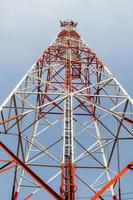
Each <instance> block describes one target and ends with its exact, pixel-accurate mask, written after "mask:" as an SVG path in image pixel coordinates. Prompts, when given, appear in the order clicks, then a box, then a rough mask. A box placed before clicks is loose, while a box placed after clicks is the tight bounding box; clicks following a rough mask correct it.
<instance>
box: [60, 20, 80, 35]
mask: <svg viewBox="0 0 133 200" xmlns="http://www.w3.org/2000/svg"><path fill="white" fill-rule="evenodd" d="M77 25H78V22H74V21H73V20H70V21H60V26H61V32H60V33H59V35H58V37H59V38H64V37H69V38H80V35H79V34H78V33H77V31H76V26H77Z"/></svg>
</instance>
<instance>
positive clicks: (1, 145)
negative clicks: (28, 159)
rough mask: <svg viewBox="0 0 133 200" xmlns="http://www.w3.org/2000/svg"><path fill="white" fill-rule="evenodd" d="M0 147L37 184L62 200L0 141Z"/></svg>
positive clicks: (59, 199) (60, 199)
mask: <svg viewBox="0 0 133 200" xmlns="http://www.w3.org/2000/svg"><path fill="white" fill-rule="evenodd" d="M0 147H1V148H2V149H3V150H4V151H5V152H6V153H7V154H8V155H9V156H11V157H12V158H13V159H14V161H15V162H16V163H17V164H18V165H20V166H21V167H22V168H23V169H24V170H25V171H26V172H27V173H28V174H29V175H30V176H31V177H32V178H33V179H34V180H35V181H36V182H38V184H39V185H40V186H41V187H42V188H44V189H45V190H47V192H49V193H50V194H51V195H52V196H53V197H54V198H55V199H56V200H62V198H61V197H60V196H59V195H58V194H57V193H56V192H55V191H54V190H53V189H52V188H51V187H49V185H47V184H46V183H45V182H44V181H43V180H42V179H41V178H40V177H38V176H37V175H36V174H35V173H34V172H33V171H32V170H31V169H30V168H29V167H28V166H26V165H25V164H24V163H23V162H22V161H21V160H20V159H19V158H18V157H17V156H16V155H15V154H14V153H13V152H12V151H10V150H9V149H8V147H6V146H5V145H4V144H3V143H2V142H1V141H0Z"/></svg>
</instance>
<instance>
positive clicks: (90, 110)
mask: <svg viewBox="0 0 133 200" xmlns="http://www.w3.org/2000/svg"><path fill="white" fill-rule="evenodd" d="M60 24H61V31H60V33H59V34H58V36H57V37H56V39H55V40H54V41H53V42H52V43H51V44H50V46H49V47H48V48H47V49H46V50H44V52H43V53H42V55H41V57H40V58H39V59H38V60H37V62H36V63H34V64H33V66H32V67H31V68H30V69H29V71H28V72H27V73H26V75H25V76H24V77H23V78H22V79H21V81H20V82H19V83H18V85H17V86H16V87H15V89H14V90H13V91H12V92H11V94H10V95H9V96H8V97H7V99H6V100H5V101H4V103H3V104H2V105H1V107H0V111H1V112H0V117H1V120H0V138H1V142H0V148H1V150H0V151H1V159H0V173H1V174H0V181H1V180H2V179H3V177H4V180H5V182H6V181H7V183H6V184H7V185H8V184H9V185H10V190H9V191H7V192H6V194H4V193H3V192H2V191H1V194H2V195H3V199H4V198H6V199H7V198H8V199H10V200H30V199H33V200H35V199H36V200H37V199H40V200H41V199H42V198H43V197H44V199H49V200H50V199H60V200H61V199H62V200H78V199H81V198H82V197H84V199H90V198H91V197H92V196H93V195H96V194H97V192H98V191H100V189H101V188H103V187H104V186H105V185H106V184H107V183H108V182H109V181H111V179H112V178H113V177H114V176H115V175H116V174H118V173H119V172H120V171H121V169H122V167H124V166H125V165H126V164H127V163H128V162H129V161H131V160H132V155H131V151H132V145H133V126H132V124H133V110H132V109H133V106H132V105H133V104H132V103H133V101H132V99H131V98H130V96H129V95H128V94H127V92H126V91H125V90H124V89H123V87H122V86H121V85H120V83H119V82H118V81H117V79H116V78H115V77H114V75H113V74H112V73H111V72H110V71H109V70H108V68H107V67H106V66H105V65H103V63H102V62H101V61H100V60H99V58H98V57H97V56H96V54H95V52H94V51H92V49H91V48H90V47H88V45H87V44H86V43H85V42H84V41H83V39H82V38H81V37H80V35H79V33H78V32H77V31H76V26H77V23H75V22H73V21H64V22H61V23H60ZM125 145H126V148H125ZM127 155H128V156H127ZM126 170H127V169H126ZM9 174H10V175H9ZM125 177H126V178H125V179H122V178H121V179H119V180H117V181H115V183H112V184H110V185H109V187H108V189H107V190H106V191H105V193H104V194H102V193H100V196H97V198H98V199H106V200H108V199H112V200H116V199H117V200H118V199H119V200H121V199H122V194H123V193H124V192H126V191H127V190H128V187H129V189H131V188H130V186H129V185H128V183H129V181H130V177H128V175H125ZM9 180H10V181H9ZM7 188H8V187H7ZM4 195H5V196H4ZM6 195H8V196H6ZM8 199H7V200H8ZM94 199H96V198H94Z"/></svg>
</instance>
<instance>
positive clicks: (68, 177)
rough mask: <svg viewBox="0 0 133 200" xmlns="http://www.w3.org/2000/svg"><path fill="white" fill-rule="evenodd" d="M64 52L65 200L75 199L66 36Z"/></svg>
mask: <svg viewBox="0 0 133 200" xmlns="http://www.w3.org/2000/svg"><path fill="white" fill-rule="evenodd" d="M61 26H62V27H63V29H64V30H66V31H68V32H69V31H72V30H73V29H74V27H76V24H75V23H74V22H73V21H71V22H63V23H62V22H61ZM68 38H69V39H68V40H67V46H68V49H67V51H66V59H67V64H66V69H65V83H64V87H65V91H66V93H67V97H66V99H65V102H64V133H63V163H62V181H61V183H62V184H61V196H62V198H63V199H65V200H74V199H75V179H74V176H75V175H74V171H75V167H74V146H73V145H74V144H73V139H74V138H73V106H72V78H73V77H72V66H71V59H72V52H71V48H70V47H71V45H72V41H71V38H70V35H68Z"/></svg>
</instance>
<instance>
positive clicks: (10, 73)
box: [0, 0, 133, 104]
mask: <svg viewBox="0 0 133 200" xmlns="http://www.w3.org/2000/svg"><path fill="white" fill-rule="evenodd" d="M69 19H70V20H71V19H73V20H74V21H76V22H78V27H77V30H78V31H79V32H80V34H81V37H82V38H83V39H84V40H85V41H86V42H87V44H88V45H89V46H90V47H91V48H92V49H93V50H94V51H95V52H96V53H97V56H99V57H100V58H101V60H102V61H103V63H104V64H105V65H106V66H107V67H108V68H109V69H110V70H111V71H112V72H113V74H114V75H115V76H116V77H117V78H118V80H119V81H120V83H121V84H122V86H123V87H124V88H125V89H126V91H127V92H128V93H129V94H130V96H131V97H133V87H132V84H133V0H19V1H18V0H12V1H9V0H0V104H1V103H2V102H3V101H4V99H5V98H6V97H7V96H8V94H9V93H10V92H11V90H12V89H13V88H14V87H15V85H16V84H17V83H18V81H19V80H20V79H21V78H22V76H23V75H24V74H25V73H26V71H27V70H28V69H29V68H30V67H31V65H32V64H33V63H34V62H35V61H36V60H37V58H38V57H39V56H40V55H41V54H42V51H43V50H44V49H45V48H47V46H48V45H49V44H50V43H51V41H52V40H53V39H54V38H55V37H56V35H57V34H58V33H59V31H60V24H59V21H60V20H69Z"/></svg>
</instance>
